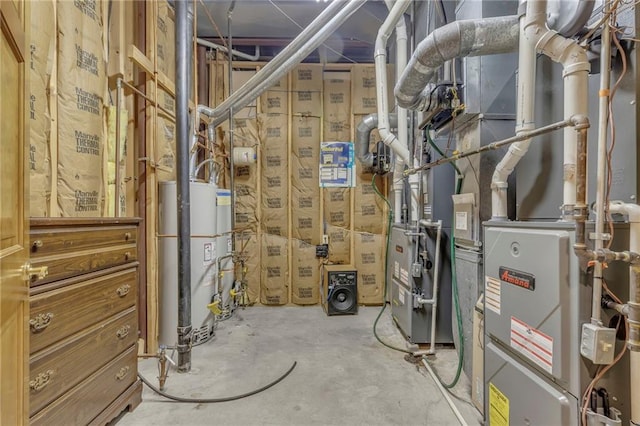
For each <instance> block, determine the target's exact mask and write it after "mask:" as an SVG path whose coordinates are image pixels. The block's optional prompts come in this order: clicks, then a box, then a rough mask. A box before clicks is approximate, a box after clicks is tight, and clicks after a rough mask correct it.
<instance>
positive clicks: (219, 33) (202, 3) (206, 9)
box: [200, 0, 231, 58]
mask: <svg viewBox="0 0 640 426" xmlns="http://www.w3.org/2000/svg"><path fill="white" fill-rule="evenodd" d="M200 4H201V5H202V7H203V8H204V12H205V13H206V14H207V17H208V18H209V22H211V25H213V28H215V30H216V32H217V33H218V38H219V39H220V40H221V41H222V45H223V46H224V47H225V49H227V52H229V47H228V46H227V41H226V40H225V38H224V37H222V32H221V31H220V28H218V25H216V21H215V20H214V19H213V16H211V12H209V9H208V8H207V5H205V4H204V1H202V0H200ZM229 58H231V55H229Z"/></svg>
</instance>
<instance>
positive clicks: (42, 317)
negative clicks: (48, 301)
mask: <svg viewBox="0 0 640 426" xmlns="http://www.w3.org/2000/svg"><path fill="white" fill-rule="evenodd" d="M52 319H53V313H51V312H47V313H46V314H38V315H36V317H35V318H31V319H30V320H29V326H30V327H31V332H32V333H37V332H39V331H42V330H44V329H45V328H47V327H49V324H51V320H52Z"/></svg>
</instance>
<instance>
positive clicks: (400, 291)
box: [398, 285, 404, 305]
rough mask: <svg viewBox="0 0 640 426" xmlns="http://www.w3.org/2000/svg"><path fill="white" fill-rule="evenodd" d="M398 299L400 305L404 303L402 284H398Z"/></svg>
mask: <svg viewBox="0 0 640 426" xmlns="http://www.w3.org/2000/svg"><path fill="white" fill-rule="evenodd" d="M398 299H399V301H400V304H401V305H404V288H402V286H400V285H399V286H398Z"/></svg>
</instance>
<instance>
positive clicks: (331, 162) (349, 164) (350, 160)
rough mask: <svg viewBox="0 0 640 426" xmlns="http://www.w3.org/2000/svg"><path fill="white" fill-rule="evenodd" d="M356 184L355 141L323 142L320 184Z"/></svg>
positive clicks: (337, 186) (346, 185) (330, 185)
mask: <svg viewBox="0 0 640 426" xmlns="http://www.w3.org/2000/svg"><path fill="white" fill-rule="evenodd" d="M355 185H356V179H355V163H354V151H353V143H351V142H322V144H321V145H320V186H321V187H323V188H332V187H333V188H349V187H354V186H355Z"/></svg>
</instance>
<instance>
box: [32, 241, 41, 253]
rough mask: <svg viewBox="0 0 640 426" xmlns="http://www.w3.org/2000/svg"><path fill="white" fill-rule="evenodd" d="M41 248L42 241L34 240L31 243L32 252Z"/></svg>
mask: <svg viewBox="0 0 640 426" xmlns="http://www.w3.org/2000/svg"><path fill="white" fill-rule="evenodd" d="M42 246H43V243H42V240H35V241H34V242H33V244H32V245H31V247H33V251H36V250H37V249H39V248H41V247H42Z"/></svg>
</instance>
